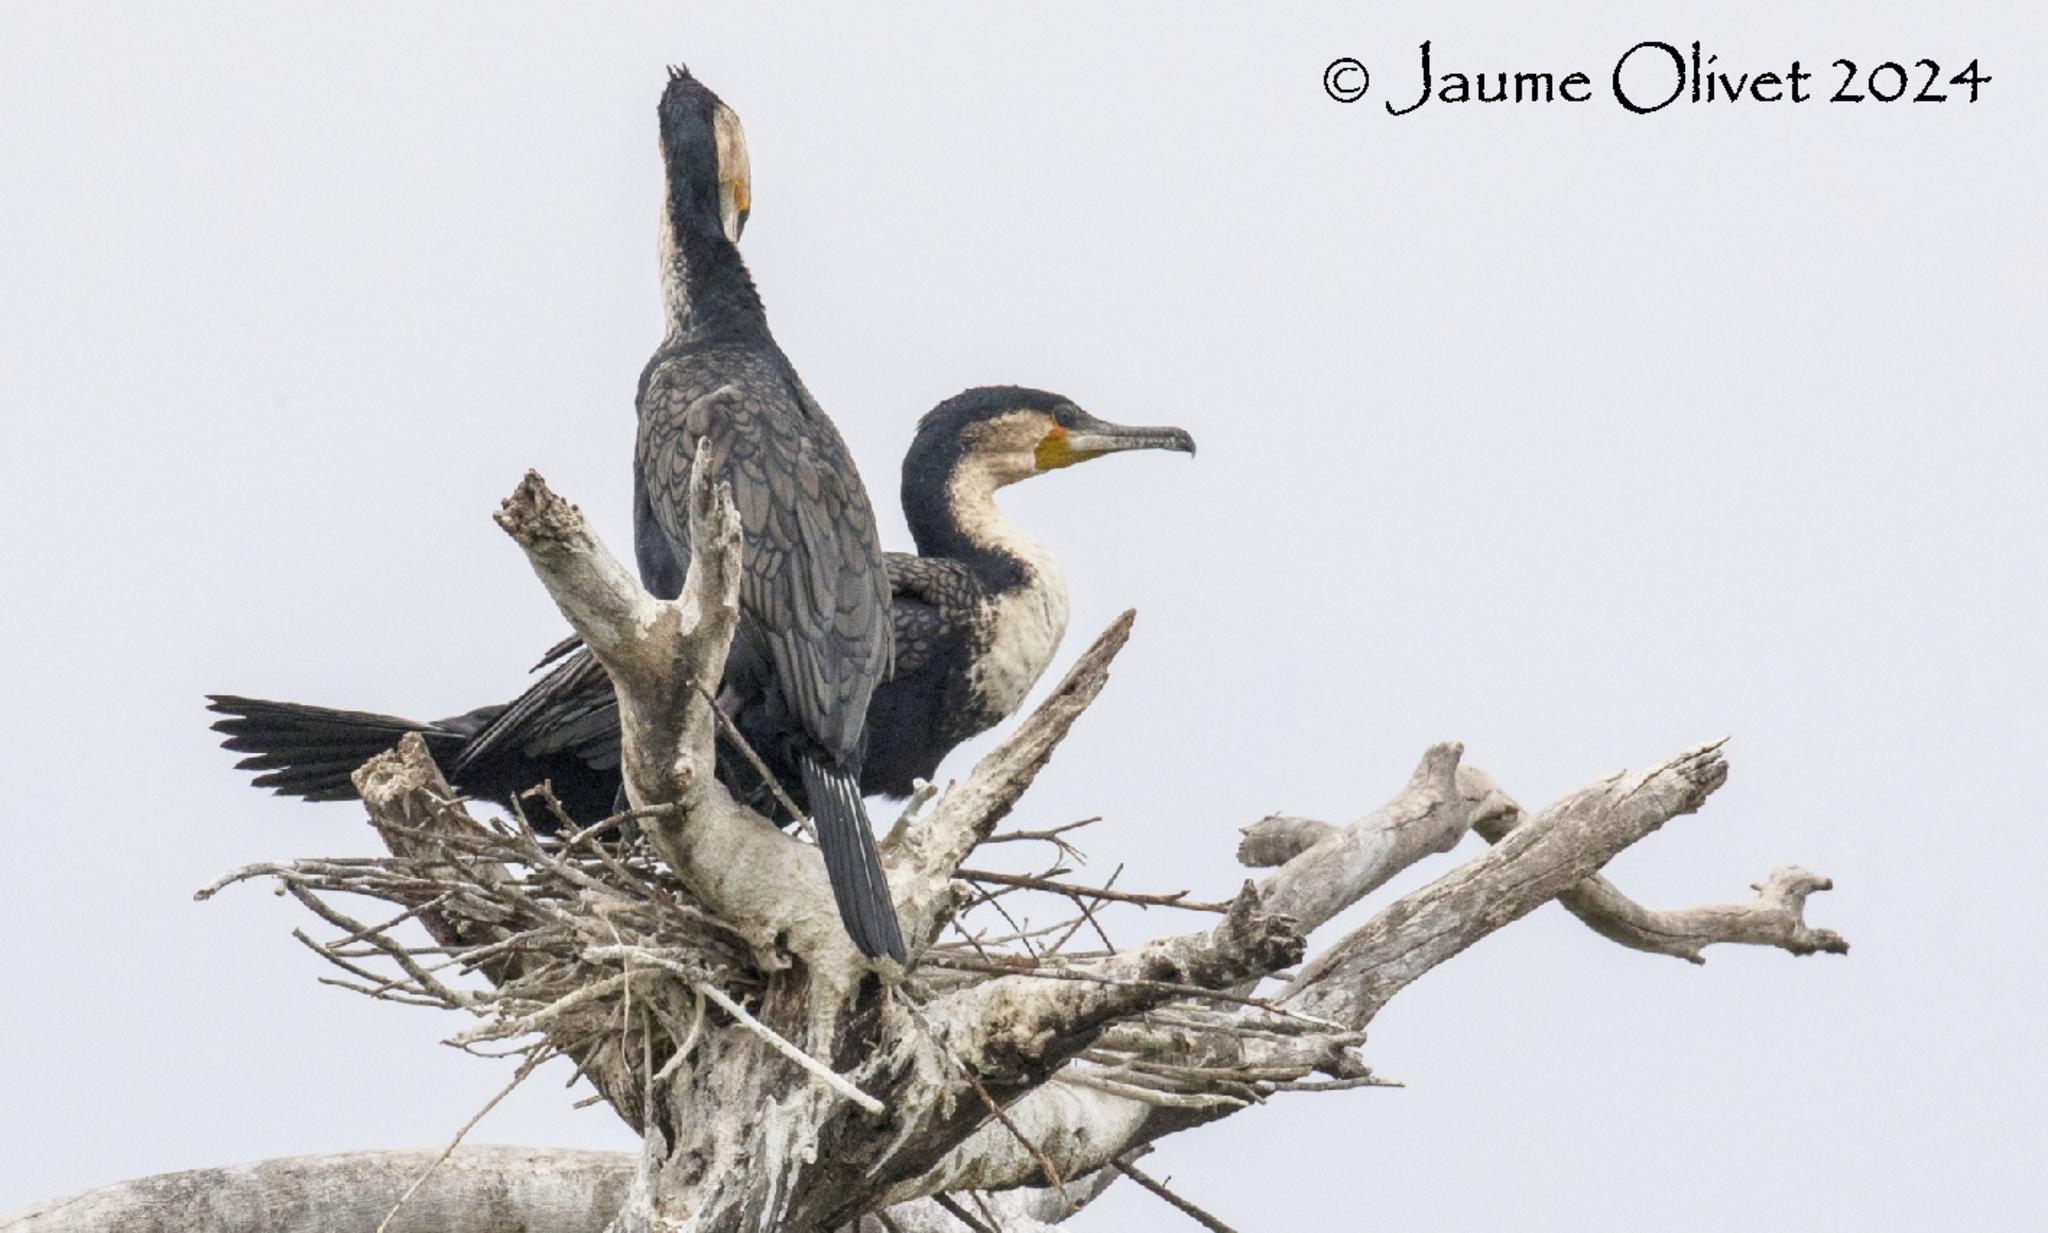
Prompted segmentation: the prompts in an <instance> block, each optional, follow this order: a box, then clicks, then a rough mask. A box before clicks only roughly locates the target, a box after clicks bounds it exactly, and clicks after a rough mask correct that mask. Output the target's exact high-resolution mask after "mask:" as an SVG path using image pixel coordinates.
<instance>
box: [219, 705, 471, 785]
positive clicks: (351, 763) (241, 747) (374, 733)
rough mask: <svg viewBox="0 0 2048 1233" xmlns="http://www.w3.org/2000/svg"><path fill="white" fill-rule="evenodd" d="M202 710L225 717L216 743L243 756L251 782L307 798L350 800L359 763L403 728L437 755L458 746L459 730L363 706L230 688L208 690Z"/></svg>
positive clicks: (388, 745)
mask: <svg viewBox="0 0 2048 1233" xmlns="http://www.w3.org/2000/svg"><path fill="white" fill-rule="evenodd" d="M206 702H207V706H206V709H207V710H209V711H212V712H214V713H215V714H218V715H222V716H225V717H226V718H223V719H219V720H216V721H214V724H213V730H214V731H215V732H219V733H221V734H223V735H225V736H226V737H227V739H226V740H224V741H222V742H221V747H222V748H224V749H230V750H233V751H235V752H236V753H243V754H247V755H249V756H248V757H246V758H243V759H242V760H241V761H239V762H237V763H235V766H236V767H237V768H238V769H240V770H245V771H260V772H262V773H261V774H259V775H257V776H256V780H255V785H256V786H257V787H259V788H269V789H271V790H272V791H274V792H276V793H277V794H278V795H280V796H298V797H303V798H305V799H306V800H309V801H345V800H353V799H354V798H355V795H356V787H355V784H354V782H353V781H352V780H351V779H350V776H352V775H353V774H354V773H355V770H356V768H357V767H359V766H361V765H362V764H363V763H365V762H368V761H369V760H370V759H371V758H374V757H376V756H377V755H378V754H380V753H383V752H384V751H385V750H387V749H391V748H393V747H394V746H396V745H397V744H398V740H399V738H400V737H402V736H404V735H405V734H406V733H408V732H418V733H420V734H422V735H423V736H425V737H426V738H427V746H428V748H430V749H431V750H433V752H434V756H435V757H436V758H441V757H443V756H444V755H446V754H448V753H450V752H452V751H453V750H455V749H458V748H460V747H461V745H462V742H463V740H464V739H465V738H464V737H463V736H462V735H461V734H460V733H455V732H446V731H443V730H441V729H439V728H437V727H435V726H434V725H433V724H423V723H415V722H414V721H412V720H410V719H399V718H398V717H396V716H393V715H375V714H371V713H370V712H368V711H337V710H332V709H329V708H328V707H324V706H303V705H301V704H299V703H296V702H269V701H266V700H264V699H262V698H240V697H236V696H235V695H233V694H209V695H207V699H206Z"/></svg>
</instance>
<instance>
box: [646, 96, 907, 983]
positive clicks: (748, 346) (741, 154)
mask: <svg viewBox="0 0 2048 1233" xmlns="http://www.w3.org/2000/svg"><path fill="white" fill-rule="evenodd" d="M658 114H659V116H660V127H661V149H662V162H663V168H664V171H665V172H666V174H667V185H666V192H665V194H664V198H663V202H662V222H663V225H662V228H661V233H660V234H661V258H662V262H661V265H662V269H661V275H662V299H663V302H664V305H665V307H666V309H667V316H668V332H667V335H666V336H665V337H664V338H663V339H662V341H661V345H660V346H658V347H657V348H656V349H655V352H654V355H653V358H651V359H650V360H649V361H648V362H647V367H646V369H645V370H643V371H642V372H641V374H640V388H639V391H638V394H637V396H636V397H635V399H634V401H635V404H636V405H637V406H638V408H639V412H640V428H639V434H638V440H637V443H636V447H635V450H634V460H633V461H634V470H633V549H634V555H635V556H636V557H637V558H638V560H639V563H640V581H641V582H642V583H644V584H645V585H646V587H647V589H648V590H649V591H651V592H653V593H654V594H655V595H656V596H657V597H659V598H662V599H673V598H675V597H676V596H677V595H678V594H680V593H681V591H682V588H683V574H684V572H685V570H686V569H687V568H688V565H689V560H690V542H689V521H690V520H689V488H690V473H691V469H692V468H693V467H694V466H696V465H698V464H699V462H700V457H699V455H700V452H701V453H702V455H703V458H702V459H701V461H702V465H706V466H711V467H715V468H716V469H717V472H718V478H719V480H720V481H721V482H722V483H724V484H727V485H729V486H730V489H731V492H732V497H733V502H734V504H735V505H736V506H737V508H738V510H739V517H740V528H741V536H742V546H741V572H740V596H739V607H740V612H739V624H738V628H737V630H736V631H735V633H734V635H733V640H732V649H731V653H730V655H729V656H728V658H727V660H726V665H725V676H724V679H723V680H722V681H721V682H720V683H719V689H718V702H719V705H720V707H721V708H722V709H723V711H724V712H725V714H726V715H728V716H730V717H731V719H732V721H733V723H734V724H735V726H736V727H737V728H738V729H739V730H740V731H741V732H743V733H745V734H746V735H747V737H748V739H749V740H750V741H751V742H752V743H753V745H754V747H755V748H756V749H757V750H761V751H764V752H765V753H769V754H772V755H773V756H775V757H777V758H779V759H781V760H783V761H785V762H787V763H789V764H791V765H794V766H795V767H797V768H798V770H799V772H800V775H801V777H802V779H803V782H804V786H805V787H806V788H807V789H808V790H809V796H810V800H811V805H812V814H813V818H814V820H815V822H816V823H817V830H818V846H819V848H820V850H821V852H822V854H823V855H824V858H825V869H826V871H827V872H828V873H829V874H830V875H831V882H832V893H833V897H834V898H835V899H836V900H837V902H838V905H839V917H840V920H841V921H842V922H843V923H844V924H845V926H846V931H847V933H848V934H849V935H850V936H851V937H852V938H853V941H854V944H855V945H857V946H858V947H859V948H860V950H861V953H863V954H865V955H868V956H870V957H880V956H884V955H886V956H888V957H890V958H893V959H895V960H897V961H898V962H899V963H900V962H905V961H906V960H907V955H906V952H905V950H904V947H903V938H902V935H901V932H900V931H899V930H898V928H897V923H896V913H895V909H894V908H893V907H892V906H891V904H890V901H889V884H888V882H887V880H886V879H884V877H883V876H882V862H881V859H880V857H879V856H878V854H877V853H876V851H875V840H874V836H873V834H872V833H870V831H869V828H868V820H867V809H866V807H865V806H864V805H863V804H862V802H861V795H860V764H861V754H862V751H863V748H864V747H863V743H862V740H861V730H862V728H863V726H864V725H865V723H866V721H867V712H868V699H869V697H870V696H871V695H872V694H873V693H874V689H875V683H876V682H877V681H880V680H881V679H882V677H883V676H884V675H886V674H887V672H888V670H889V654H890V649H891V645H892V643H891V637H890V629H889V580H888V575H887V573H886V572H885V571H884V570H883V567H882V547H881V544H880V542H879V540H878V539H877V538H876V535H875V515H874V510H873V509H872V508H871V507H870V506H869V504H868V496H867V490H866V489H865V488H863V487H862V486H861V480H860V474H859V472H857V471H856V470H855V469H854V465H853V458H852V457H851V456H850V455H849V454H848V452H847V449H846V443H845V442H844V441H842V440H841V439H840V436H839V432H838V430H837V429H836V428H834V427H833V426H832V421H831V420H830V419H829V418H827V417H826V415H825V412H824V410H823V408H821V407H819V406H818V403H817V400H816V399H814V398H812V397H811V393H810V391H809V390H807V389H805V388H804V384H803V382H802V381H801V380H800V379H799V378H798V377H797V374H796V369H795V368H794V367H793V366H792V365H791V364H790V362H789V359H788V357H787V356H785V355H784V354H783V353H782V348H780V347H778V346H777V345H776V344H775V339H774V337H773V335H772V334H771V333H770V332H769V329H768V319H767V316H766V314H765V313H764V311H763V310H762V306H761V299H760V296H759V295H758V294H757V293H756V292H755V289H754V281H753V278H752V277H751V276H750V275H749V274H748V273H747V267H746V262H745V261H744V260H742V259H741V257H740V251H739V248H738V244H737V241H738V240H739V237H740V231H741V228H742V227H743V226H744V225H745V222H746V215H747V207H748V200H747V191H748V168H747V158H746V141H745V138H744V137H743V135H742V133H741V130H740V123H739V117H738V116H736V115H734V114H733V112H732V110H731V109H730V108H728V107H727V106H726V105H725V104H724V103H722V102H720V101H719V99H718V96H717V95H715V94H713V93H712V92H711V91H710V90H709V89H707V88H706V87H705V86H704V85H703V84H702V83H700V82H698V81H697V79H696V78H694V77H692V76H691V75H690V73H689V71H688V70H687V69H683V68H672V69H670V70H669V82H668V86H667V88H666V89H665V90H663V91H662V96H661V104H660V106H659V108H658Z"/></svg>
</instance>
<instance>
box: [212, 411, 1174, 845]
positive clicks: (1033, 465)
mask: <svg viewBox="0 0 2048 1233" xmlns="http://www.w3.org/2000/svg"><path fill="white" fill-rule="evenodd" d="M1139 449H1164V450H1179V451H1184V452H1186V453H1190V454H1192V453H1193V452H1194V449H1195V444H1194V441H1193V439H1192V438H1190V437H1189V436H1188V434H1187V433H1186V432H1183V431H1182V430H1180V429H1178V428H1124V427H1121V426H1118V425H1115V424H1107V423H1104V422H1102V421H1100V420H1097V419H1095V418H1094V417H1093V416H1090V415H1089V414H1088V413H1087V412H1085V411H1082V410H1081V409H1080V408H1079V407H1076V406H1075V405H1074V404H1073V403H1072V402H1070V401H1068V400H1067V399H1065V398H1062V397H1060V396H1059V395H1057V394H1049V393H1046V392H1044V391H1042V390H1031V389H1021V388H1018V387H1015V386H992V387H986V388H981V389H973V390H968V391H966V392H965V393H963V394H959V395H956V396H955V397H953V398H950V399H947V400H946V401H945V402H943V403H940V404H939V405H938V406H937V407H936V408H934V409H933V410H932V411H931V412H929V413H928V414H926V415H925V417H924V418H923V420H921V421H920V422H919V424H918V427H917V433H916V436H915V438H914V439H913V440H912V442H911V445H910V451H909V453H908V454H907V455H905V457H904V460H903V487H902V496H903V512H904V516H905V518H906V520H907V521H908V522H909V524H910V530H911V535H912V537H913V538H914V539H915V540H916V542H917V548H918V555H915V556H913V555H910V554H907V553H900V552H892V553H889V554H887V558H886V563H887V566H886V567H887V570H888V577H889V585H890V590H891V592H892V602H891V604H890V618H891V623H892V625H893V626H894V631H895V643H896V660H895V671H894V674H893V675H892V676H890V677H889V678H887V679H886V680H884V681H883V682H882V683H881V684H880V685H878V686H877V687H876V689H875V692H874V695H873V698H872V699H871V701H870V702H869V703H868V714H867V726H866V734H867V746H868V747H867V758H866V760H865V761H864V762H863V764H862V766H861V780H860V788H861V791H862V793H864V794H865V795H869V796H891V797H902V796H907V795H909V794H910V791H911V789H912V787H913V786H914V784H915V781H916V780H919V779H930V778H931V777H932V776H933V774H934V773H935V772H936V771H937V770H938V766H939V763H940V761H941V760H943V759H944V758H945V756H946V755H947V754H948V753H950V752H952V750H953V747H954V746H955V745H958V744H959V743H960V742H961V741H964V740H966V739H967V738H968V737H971V736H974V735H977V734H979V733H981V732H984V731H986V730H987V729H989V728H990V727H992V726H994V725H995V724H996V723H998V722H1000V721H1001V720H1003V719H1005V718H1007V717H1008V716H1009V715H1011V714H1012V713H1014V712H1015V711H1016V709H1017V707H1018V706H1019V705H1020V704H1021V703H1022V702H1023V699H1024V695H1025V694H1026V693H1027V692H1028V691H1029V690H1030V688H1031V686H1032V684H1033V683H1034V682H1036V681H1037V680H1038V678H1039V676H1040V675H1041V674H1042V673H1043V672H1044V671H1045V669H1046V667H1047V665H1048V664H1050V663H1051V661H1052V656H1053V652H1054V650H1055V648H1056V647H1057V645H1058V643H1059V640H1060V635H1061V632H1062V631H1063V630H1064V629H1065V627H1066V616H1067V595H1066V584H1065V582H1064V581H1063V580H1062V578H1061V576H1060V571H1059V566H1058V563H1057V562H1055V561H1054V560H1053V558H1052V555H1051V554H1050V553H1048V552H1047V551H1046V550H1045V549H1044V548H1043V547H1041V546H1040V545H1039V544H1038V543H1037V542H1036V541H1035V540H1033V539H1032V538H1031V537H1030V536H1029V535H1027V534H1025V533H1024V532H1023V531H1022V530H1020V529H1019V528H1018V527H1016V526H1015V525H1014V524H1013V523H1011V522H1010V521H1009V520H1007V519H1006V518H1004V517H1003V514H1002V511H1001V510H1000V509H998V508H997V506H996V502H995V491H996V489H998V488H1000V487H1003V486H1004V485H1007V484H1011V483H1015V482H1016V481H1018V480H1021V479H1026V478H1028V477H1030V476H1033V475H1042V474H1044V473H1046V472H1048V471H1054V470H1058V469H1060V468H1062V467H1066V466H1070V465H1072V464H1073V463H1077V462H1083V461H1086V460H1087V459H1090V458H1097V457H1101V456H1102V455H1105V454H1111V453H1118V452H1122V451H1126V450H1139ZM548 663H552V664H554V665H555V666H554V667H553V668H552V670H551V671H550V672H549V673H548V674H547V675H546V676H544V677H543V678H541V679H540V680H539V681H536V682H535V683H534V685H533V687H532V688H530V689H528V690H527V691H526V692H525V693H524V694H521V695H520V696H519V697H518V698H517V699H515V700H514V701H512V702H510V703H507V704H505V705H502V706H487V707H479V708H478V709H476V710H474V711H470V712H468V713H467V714H464V715H458V716H455V717H453V718H450V719H444V720H439V721H436V722H434V723H430V724H423V723H416V722H414V721H411V720H406V719H398V718H394V717H391V716H386V715H372V714H366V713H363V712H358V711H336V710H329V709H326V708H324V707H314V706H302V705H299V704H297V703H289V702H264V701H259V700H256V699H251V698H241V697H232V696H226V695H219V696H215V697H214V698H213V699H212V709H213V710H215V711H216V712H219V713H221V714H223V715H226V716H228V718H225V719H222V720H220V721H218V722H217V723H215V724H214V727H215V728H216V729H218V730H219V731H221V732H224V733H226V734H228V740H227V741H226V742H225V744H226V746H227V747H228V748H229V749H233V750H237V751H241V752H244V753H247V754H249V755H250V756H249V757H247V758H244V759H243V760H242V761H241V762H240V763H239V764H238V765H240V766H241V767H243V768H244V769H248V770H254V771H258V772H260V773H259V774H258V775H257V778H256V785H257V786H258V787H265V788H271V789H274V790H275V791H277V792H279V793H281V794H283V795H287V796H299V797H304V798H306V799H307V800H315V801H324V800H346V799H350V798H353V797H354V795H355V789H354V787H353V786H352V785H351V784H350V782H349V774H350V772H352V771H354V770H355V768H356V767H357V766H359V765H361V764H362V763H363V762H365V761H367V760H368V759H370V758H371V757H373V756H375V755H376V754H378V753H381V752H382V751H384V750H386V749H389V748H390V747H391V746H392V745H393V744H394V743H395V742H396V741H397V739H398V737H399V736H401V735H403V734H404V733H406V732H419V733H421V734H422V735H423V736H424V737H425V739H426V741H427V745H428V748H429V749H431V750H432V751H433V753H434V756H435V759H436V760H437V761H438V762H439V763H440V764H441V766H442V767H443V768H445V769H446V770H447V772H448V777H449V779H450V780H451V781H452V782H453V783H454V785H455V786H456V787H457V788H459V789H460V790H461V791H463V792H465V793H468V794H470V795H473V796H478V797H482V798H484V799H486V800H491V801H496V802H498V803H499V804H501V805H506V806H508V807H509V806H510V804H511V801H512V799H513V798H514V797H516V796H518V795H519V794H520V793H522V792H524V791H526V790H527V789H528V788H531V787H533V786H534V785H536V784H538V783H540V782H541V781H543V780H547V781H550V783H551V785H552V787H553V789H554V792H555V795H556V797H557V798H558V799H560V800H561V802H562V804H563V807H564V808H565V809H566V810H567V812H568V813H569V816H570V817H571V818H573V819H576V820H577V821H579V822H583V823H588V822H593V821H596V820H598V819H600V818H603V817H604V816H605V815H606V814H607V813H609V812H611V809H612V805H613V802H614V800H615V798H616V795H617V792H618V789H619V716H618V704H617V702H616V700H615V699H614V698H613V696H612V687H611V679H610V678H609V677H607V676H606V675H605V672H604V669H603V668H601V667H599V666H598V664H597V661H596V660H595V659H593V658H592V657H591V656H590V654H589V652H587V651H583V650H580V649H578V648H576V647H575V645H574V644H573V642H572V643H567V644H564V645H563V646H562V647H559V648H557V651H556V653H554V654H552V655H551V656H550V658H549V659H548V660H547V661H544V664H543V666H545V665H546V664H548ZM762 752H763V755H764V757H767V758H770V759H771V761H772V751H762ZM772 769H774V770H775V772H776V777H777V778H778V779H780V780H782V785H781V786H782V787H783V788H784V790H785V792H786V793H787V794H788V795H790V796H792V797H793V798H795V801H794V803H796V804H797V805H798V806H799V807H800V808H801V807H803V799H802V798H803V795H804V788H803V783H802V777H801V775H799V774H793V773H792V772H791V768H789V767H787V766H780V767H773V768H772ZM719 773H720V775H721V777H722V778H724V779H725V780H726V782H727V783H728V784H729V785H731V786H732V787H733V788H734V790H735V791H736V792H737V793H739V794H740V795H741V796H742V797H743V798H745V799H747V800H749V802H750V803H752V804H754V805H755V807H756V808H758V809H760V810H761V811H762V812H763V813H765V814H768V815H769V816H771V817H774V816H777V815H778V814H783V813H786V811H785V810H782V809H781V808H780V806H779V803H778V802H777V801H776V800H775V799H774V798H773V794H772V793H771V792H768V791H766V790H764V789H763V788H762V786H761V785H760V783H759V777H758V776H757V775H756V774H755V773H754V772H753V771H752V769H751V766H750V765H749V764H748V763H747V762H746V760H745V759H744V757H743V756H740V755H738V754H737V753H736V751H731V750H729V749H728V750H721V753H720V759H719ZM784 820H785V821H786V820H787V819H784ZM536 824H537V825H541V826H545V825H547V820H546V819H536Z"/></svg>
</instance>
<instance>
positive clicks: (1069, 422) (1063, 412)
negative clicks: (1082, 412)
mask: <svg viewBox="0 0 2048 1233" xmlns="http://www.w3.org/2000/svg"><path fill="white" fill-rule="evenodd" d="M1052 422H1053V423H1055V424H1058V425H1059V426H1060V427H1061V428H1072V427H1073V426H1074V404H1073V403H1070V402H1063V403H1061V404H1060V405H1059V406H1057V407H1054V408H1053V409H1052Z"/></svg>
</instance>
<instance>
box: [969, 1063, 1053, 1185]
mask: <svg viewBox="0 0 2048 1233" xmlns="http://www.w3.org/2000/svg"><path fill="white" fill-rule="evenodd" d="M960 1073H961V1074H963V1075H966V1076H967V1081H968V1082H969V1083H971V1084H973V1085H974V1094H975V1095H976V1096H979V1097H981V1103H982V1104H985V1105H987V1106H988V1111H989V1112H990V1113H993V1114H994V1115H995V1118H996V1120H997V1121H999V1122H1001V1123H1002V1124H1003V1128H1004V1129H1005V1130H1008V1131H1009V1132H1010V1134H1011V1135H1012V1136H1014V1137H1015V1138H1016V1140H1017V1142H1019V1143H1021V1144H1023V1145H1024V1150H1025V1151H1027V1152H1030V1153H1031V1156H1032V1159H1034V1160H1036V1161H1037V1162H1038V1167H1039V1168H1040V1169H1043V1170H1044V1171H1045V1180H1046V1181H1047V1183H1049V1184H1051V1185H1054V1186H1064V1185H1066V1182H1065V1181H1064V1180H1063V1179H1061V1177H1060V1171H1059V1170H1058V1169H1056V1168H1054V1167H1053V1163H1052V1157H1050V1156H1048V1155H1046V1154H1045V1149H1044V1148H1042V1147H1040V1146H1038V1144H1036V1143H1034V1142H1032V1141H1031V1137H1030V1136H1029V1135H1027V1134H1025V1133H1024V1130H1023V1128H1022V1127H1020V1126H1018V1125H1017V1123H1015V1122H1013V1121H1011V1120H1010V1115H1009V1114H1007V1113H1005V1112H1003V1107H1002V1106H1001V1105H999V1104H997V1103H996V1098H995V1097H993V1096H991V1095H989V1094H988V1089H987V1088H985V1087H983V1086H982V1085H981V1080H980V1079H979V1078H977V1077H976V1076H975V1074H974V1072H973V1071H971V1070H969V1069H967V1067H966V1066H965V1065H964V1064H963V1065H962V1066H961V1067H960Z"/></svg>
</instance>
